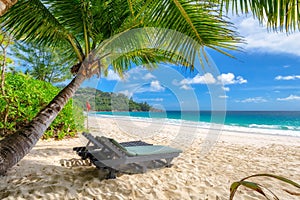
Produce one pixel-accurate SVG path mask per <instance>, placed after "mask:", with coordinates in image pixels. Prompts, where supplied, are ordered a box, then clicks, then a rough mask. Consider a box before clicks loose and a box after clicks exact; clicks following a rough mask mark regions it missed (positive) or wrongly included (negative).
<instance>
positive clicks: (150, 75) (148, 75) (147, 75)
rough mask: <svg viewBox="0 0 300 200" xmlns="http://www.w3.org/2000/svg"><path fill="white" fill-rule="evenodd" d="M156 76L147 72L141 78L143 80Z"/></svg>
mask: <svg viewBox="0 0 300 200" xmlns="http://www.w3.org/2000/svg"><path fill="white" fill-rule="evenodd" d="M155 78H156V77H155V76H154V75H153V74H151V73H147V74H146V75H145V76H144V77H143V79H144V80H150V79H155Z"/></svg>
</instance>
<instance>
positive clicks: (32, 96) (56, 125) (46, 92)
mask: <svg viewBox="0 0 300 200" xmlns="http://www.w3.org/2000/svg"><path fill="white" fill-rule="evenodd" d="M58 92H59V89H58V88H57V87H54V86H53V85H51V84H50V83H47V82H44V81H38V80H34V79H32V78H31V77H30V76H28V75H25V74H22V73H18V74H11V73H7V74H6V80H5V94H6V95H5V96H3V95H2V94H0V115H1V118H2V117H5V118H6V120H2V119H1V120H0V134H1V136H2V137H3V136H6V135H8V134H11V133H13V132H15V131H16V130H17V129H19V128H20V127H22V126H24V125H26V124H28V123H29V122H30V121H31V120H32V118H33V117H34V116H35V115H36V114H37V113H38V112H39V111H40V110H41V109H42V108H44V107H45V106H46V105H47V104H48V103H49V102H50V101H51V99H52V98H53V97H54V96H55V95H57V93H58ZM73 110H74V111H73ZM73 112H76V117H77V119H76V123H75V121H74V116H73ZM83 120H84V118H83V114H82V110H81V112H80V109H79V108H78V109H76V110H75V109H73V107H72V100H71V101H69V103H67V104H66V106H65V107H64V109H63V110H62V111H61V112H60V114H59V115H58V116H57V118H56V119H55V120H54V122H53V123H52V125H51V126H50V127H49V128H48V129H47V131H46V132H45V134H44V135H43V138H49V137H54V138H57V139H62V138H64V137H65V136H74V135H75V134H76V132H77V128H78V127H80V125H81V127H83ZM4 122H6V123H4Z"/></svg>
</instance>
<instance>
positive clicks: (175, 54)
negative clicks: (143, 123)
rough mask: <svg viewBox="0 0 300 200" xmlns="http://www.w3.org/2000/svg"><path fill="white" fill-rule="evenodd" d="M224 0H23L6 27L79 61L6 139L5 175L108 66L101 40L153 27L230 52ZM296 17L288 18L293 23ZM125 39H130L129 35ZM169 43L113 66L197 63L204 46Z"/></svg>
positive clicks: (0, 150) (1, 147)
mask: <svg viewBox="0 0 300 200" xmlns="http://www.w3.org/2000/svg"><path fill="white" fill-rule="evenodd" d="M1 2H3V1H1ZM233 2H235V3H234V4H232V5H237V4H236V3H237V2H240V3H241V5H244V4H243V2H245V1H233ZM249 2H250V3H251V4H250V3H249V5H250V6H248V7H247V6H241V7H242V9H241V10H242V11H248V8H249V7H250V9H252V10H253V11H257V12H254V14H256V15H257V16H263V11H266V12H267V13H268V11H269V10H268V9H269V4H268V5H264V4H265V3H264V2H263V1H257V3H256V4H254V3H253V2H256V1H249ZM285 2H286V1H285ZM223 3H225V5H229V4H228V3H229V1H217V0H211V1H187V0H149V1H147V0H144V1H143V0H127V1H125V0H114V1H104V0H81V1H79V0H19V1H18V3H17V4H16V5H14V6H13V7H12V8H10V11H9V12H7V13H6V14H5V15H4V16H3V19H4V28H5V30H7V31H10V32H11V33H12V34H13V35H14V36H15V37H16V38H17V39H21V40H23V41H24V42H32V43H35V44H38V45H40V46H56V47H60V48H63V49H68V50H69V51H68V52H69V56H71V57H72V56H74V55H75V56H76V58H77V60H78V64H76V65H74V66H73V67H72V69H73V72H74V74H76V75H75V78H74V79H73V80H72V81H71V83H70V84H69V85H68V86H66V87H65V88H64V89H63V90H62V91H61V92H60V93H59V94H58V95H57V96H56V97H55V98H54V99H53V100H52V101H51V102H50V103H49V104H48V106H46V107H45V108H44V109H43V110H42V111H40V112H39V114H38V115H37V116H36V117H35V118H34V119H33V120H32V121H31V123H30V124H28V125H27V126H26V127H24V128H22V129H20V130H18V131H17V132H16V133H14V134H12V135H9V136H8V137H6V138H4V139H3V140H1V141H0V174H3V173H5V171H6V170H7V169H8V168H10V167H11V166H13V165H15V164H16V163H17V162H18V161H19V160H20V159H22V158H23V157H24V156H25V155H26V154H27V153H28V152H29V151H30V149H31V148H32V147H33V146H34V145H35V143H36V142H37V141H38V139H39V138H40V137H41V136H42V134H43V133H44V131H45V130H46V129H47V127H48V126H49V125H50V124H51V122H52V121H53V120H54V119H55V117H56V116H57V114H58V113H59V111H60V110H61V109H62V108H63V107H64V105H65V104H66V102H67V101H68V99H69V98H71V97H72V95H73V94H74V93H75V91H76V90H77V89H78V88H79V86H80V84H81V83H82V82H83V81H84V80H85V79H86V78H88V77H90V76H92V75H93V74H95V73H98V72H99V68H105V66H104V65H105V63H103V62H102V63H101V62H99V57H98V58H97V59H96V60H94V59H92V60H91V59H90V55H91V54H90V52H92V50H93V49H97V51H96V52H97V53H98V54H101V45H100V44H103V43H104V44H107V43H109V42H107V40H106V39H108V38H110V37H111V36H114V35H116V34H119V35H121V36H122V34H123V33H125V32H126V31H127V30H130V29H133V28H138V27H144V26H152V27H160V28H165V29H172V30H176V31H179V32H181V33H183V34H186V35H187V36H189V37H190V38H192V39H193V40H194V41H196V42H197V43H198V44H200V46H201V48H203V47H209V48H212V49H215V50H217V51H220V52H222V53H224V54H227V53H226V52H225V51H224V49H236V44H237V43H239V42H240V41H241V40H240V38H239V37H238V35H237V33H236V32H235V31H233V28H232V24H231V23H229V22H228V21H226V20H224V19H223V18H222V17H221V16H222V13H221V12H220V10H222V9H221V8H222V7H220V6H218V5H222V4H223ZM274 4H275V3H274ZM294 6H296V5H294ZM296 7H297V6H296ZM225 8H227V7H225ZM258 8H261V10H259V9H258ZM278 8H279V9H281V8H283V7H278ZM297 11H298V10H297ZM277 13H279V14H280V16H284V13H281V12H277V10H276V11H274V15H276V14H277ZM285 16H286V15H285ZM294 17H295V16H294ZM270 18H271V17H270ZM283 18H285V17H283ZM259 19H261V18H259ZM271 19H272V18H271ZM276 19H277V18H276ZM275 21H276V20H275V19H273V22H272V23H271V24H273V25H277V24H276V23H275ZM291 21H292V22H294V21H297V17H295V19H294V18H293V19H292V20H291ZM292 22H291V23H287V27H289V25H291V24H293V23H292ZM163 37H165V36H163ZM123 39H124V41H126V37H123ZM110 41H111V40H110ZM127 42H128V43H122V44H123V46H126V45H131V44H132V42H133V41H127ZM140 42H141V43H143V42H144V41H143V40H141V41H140ZM176 42H177V43H176ZM99 45H100V47H99ZM142 46H143V45H141V46H140V47H142ZM166 46H167V48H166V49H163V50H161V49H159V50H157V49H153V48H147V47H145V48H140V49H139V50H134V51H127V52H126V53H125V54H122V55H118V57H117V58H115V59H114V61H113V62H112V63H111V65H112V67H113V68H114V69H115V70H116V71H118V72H119V73H122V72H123V71H124V70H126V69H128V67H130V65H131V64H137V65H140V64H144V63H155V62H171V63H177V64H180V65H182V66H185V67H193V65H192V64H193V62H192V60H193V57H194V55H195V51H197V50H199V49H197V48H195V46H194V45H193V41H191V40H186V41H185V44H184V45H183V44H181V45H180V44H179V43H178V40H174V43H170V41H169V43H168V44H166ZM179 48H181V51H180V50H178V49H179ZM99 50H100V53H99ZM70 51H71V52H70ZM108 54H110V53H109V52H108ZM104 55H105V54H104ZM184 55H190V56H188V57H190V59H186V56H184ZM227 55H228V54H227ZM84 60H86V61H85V62H83V61H84ZM79 66H81V67H80V68H79V69H80V70H78V67H79ZM94 66H96V67H94Z"/></svg>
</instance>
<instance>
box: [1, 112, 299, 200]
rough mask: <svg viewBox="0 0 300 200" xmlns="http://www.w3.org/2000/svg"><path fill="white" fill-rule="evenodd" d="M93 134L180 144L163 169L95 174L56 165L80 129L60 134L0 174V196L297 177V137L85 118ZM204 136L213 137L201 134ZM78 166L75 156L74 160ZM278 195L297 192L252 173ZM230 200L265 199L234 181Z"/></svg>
mask: <svg viewBox="0 0 300 200" xmlns="http://www.w3.org/2000/svg"><path fill="white" fill-rule="evenodd" d="M89 129H90V132H91V133H93V134H102V135H105V136H108V137H113V138H115V139H116V140H117V141H119V142H123V141H130V140H137V139H142V140H143V141H145V142H148V143H152V144H160V145H170V146H173V147H177V148H181V149H182V150H183V153H181V154H180V156H179V157H177V158H175V159H174V160H173V162H172V164H173V165H172V167H170V168H160V169H154V170H149V171H147V172H146V173H144V174H133V175H128V174H120V175H118V177H117V179H110V180H101V179H100V178H99V172H98V170H97V169H96V168H95V167H94V166H72V167H68V166H61V160H62V159H72V158H76V159H78V158H79V157H78V156H77V155H76V153H75V152H73V151H72V148H73V147H76V146H84V145H85V140H84V139H83V137H82V136H79V137H78V138H74V139H65V140H62V141H53V140H46V141H45V140H41V141H39V142H38V144H37V145H36V146H35V147H34V149H33V150H32V151H31V152H30V153H29V154H28V155H27V156H26V157H25V158H24V159H23V160H22V161H21V162H19V164H18V165H16V166H14V167H13V168H12V169H11V170H9V171H8V172H7V175H6V176H4V177H1V179H0V199H143V200H145V199H178V200H179V199H180V200H182V199H199V200H200V199H201V200H216V199H228V198H229V187H230V185H231V183H233V182H234V181H238V180H240V179H242V178H243V177H246V176H249V175H253V174H257V173H272V174H276V175H280V176H284V177H286V178H289V179H291V180H294V181H296V182H298V183H300V167H299V166H300V138H299V137H289V136H275V135H262V134H253V133H241V132H237V131H236V132H234V131H232V132H228V131H222V132H220V133H219V132H216V131H211V130H209V129H201V128H197V127H190V126H184V125H182V126H179V125H175V124H167V123H163V122H161V123H158V122H157V121H156V122H145V121H141V120H136V121H130V120H129V121H128V119H125V120H124V119H122V118H118V119H115V118H96V117H90V119H89ZM208 135H210V136H212V137H208ZM77 164H78V165H80V163H79V162H78V163H77ZM250 180H251V181H254V182H259V183H260V184H262V185H264V186H266V187H268V188H269V189H271V190H272V191H274V192H275V194H277V196H278V197H279V198H280V199H283V200H293V199H295V200H296V199H300V196H292V195H289V193H287V192H286V191H283V190H282V189H287V190H289V191H294V192H298V193H300V191H299V189H298V191H297V189H296V188H293V187H291V186H288V185H286V184H284V183H281V182H279V181H276V180H274V179H270V178H253V179H250ZM235 199H242V200H252V199H253V200H254V199H264V198H263V197H262V196H260V195H259V194H256V193H255V192H253V191H250V190H249V189H245V188H244V187H241V188H240V189H239V190H238V192H237V194H236V197H235Z"/></svg>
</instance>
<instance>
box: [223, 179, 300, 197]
mask: <svg viewBox="0 0 300 200" xmlns="http://www.w3.org/2000/svg"><path fill="white" fill-rule="evenodd" d="M254 177H269V178H273V179H277V180H280V181H282V182H284V183H287V184H290V185H292V186H295V187H296V188H298V189H300V185H299V184H298V183H296V182H294V181H291V180H289V179H287V178H284V177H282V176H276V175H273V174H255V175H251V176H248V177H245V178H243V179H242V180H240V181H237V182H234V183H232V184H231V186H230V198H229V199H230V200H232V199H233V197H234V196H235V193H236V191H237V189H238V188H239V187H240V186H244V187H247V188H249V189H251V190H254V191H256V192H257V193H259V194H261V195H262V196H264V197H265V198H266V199H268V200H271V199H276V200H279V198H278V197H277V196H276V194H275V193H274V192H272V191H271V190H270V189H268V188H266V187H264V186H262V185H261V184H259V183H255V182H250V181H247V179H250V178H254ZM285 191H286V192H287V193H289V194H290V195H293V196H300V193H299V192H298V193H296V192H291V191H289V190H285ZM269 194H270V195H269ZM270 196H272V198H271V197H270Z"/></svg>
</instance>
